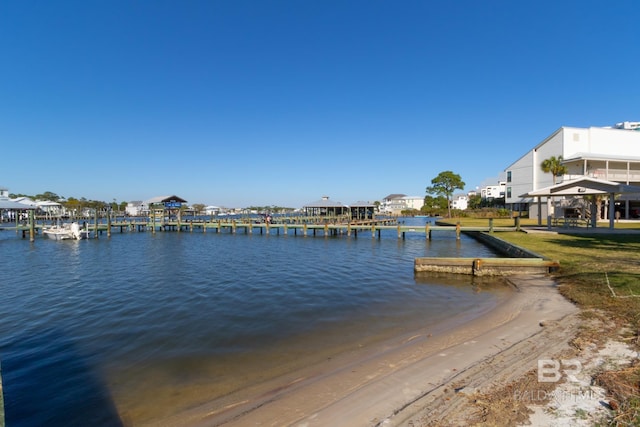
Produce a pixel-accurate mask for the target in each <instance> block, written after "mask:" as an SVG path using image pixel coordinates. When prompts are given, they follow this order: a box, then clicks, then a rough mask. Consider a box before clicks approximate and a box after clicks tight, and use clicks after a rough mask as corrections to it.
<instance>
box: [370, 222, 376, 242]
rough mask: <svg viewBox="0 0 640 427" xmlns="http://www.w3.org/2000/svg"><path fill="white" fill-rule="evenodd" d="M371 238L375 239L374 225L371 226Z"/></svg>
mask: <svg viewBox="0 0 640 427" xmlns="http://www.w3.org/2000/svg"><path fill="white" fill-rule="evenodd" d="M371 238H372V239H375V238H376V226H375V225H374V224H371Z"/></svg>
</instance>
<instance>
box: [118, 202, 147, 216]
mask: <svg viewBox="0 0 640 427" xmlns="http://www.w3.org/2000/svg"><path fill="white" fill-rule="evenodd" d="M124 211H125V213H126V214H127V215H129V216H143V215H145V214H146V213H147V212H148V210H147V212H145V210H144V205H143V204H142V201H140V200H135V201H133V202H129V203H127V207H126V208H124Z"/></svg>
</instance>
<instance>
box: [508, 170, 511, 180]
mask: <svg viewBox="0 0 640 427" xmlns="http://www.w3.org/2000/svg"><path fill="white" fill-rule="evenodd" d="M507 182H511V171H507Z"/></svg>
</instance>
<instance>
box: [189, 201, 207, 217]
mask: <svg viewBox="0 0 640 427" xmlns="http://www.w3.org/2000/svg"><path fill="white" fill-rule="evenodd" d="M191 207H192V208H193V213H194V214H195V215H202V213H203V212H204V210H205V208H206V206H205V205H204V204H202V203H195V204H193V205H192V206H191Z"/></svg>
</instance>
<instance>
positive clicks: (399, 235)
mask: <svg viewBox="0 0 640 427" xmlns="http://www.w3.org/2000/svg"><path fill="white" fill-rule="evenodd" d="M401 234H402V236H401ZM400 237H402V238H404V235H403V233H401V232H400V224H398V239H400Z"/></svg>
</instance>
